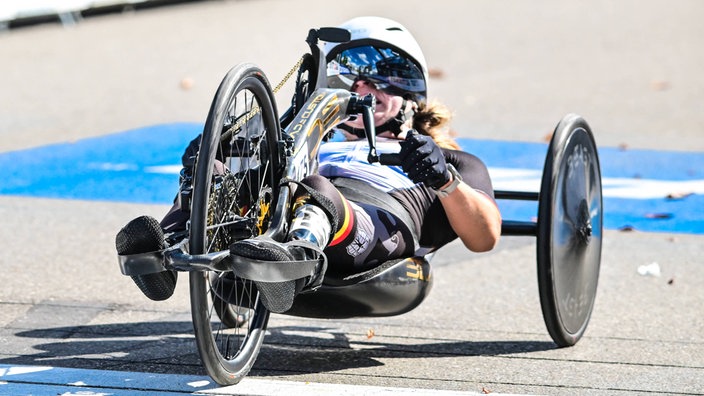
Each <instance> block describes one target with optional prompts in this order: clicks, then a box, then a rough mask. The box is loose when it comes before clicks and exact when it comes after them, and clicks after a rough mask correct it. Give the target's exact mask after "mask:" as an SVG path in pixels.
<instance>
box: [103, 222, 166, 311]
mask: <svg viewBox="0 0 704 396" xmlns="http://www.w3.org/2000/svg"><path fill="white" fill-rule="evenodd" d="M165 245H166V243H165V242H164V232H163V231H162V229H161V226H160V225H159V221H157V220H156V219H155V218H153V217H150V216H141V217H137V218H136V219H134V220H132V221H130V222H129V223H127V225H126V226H124V227H123V228H122V229H121V230H120V231H119V232H118V233H117V236H116V237H115V246H116V248H117V254H119V255H128V254H138V253H148V252H154V251H159V250H163V249H164V248H165V247H166V246H165ZM177 275H178V274H177V272H176V271H163V272H157V273H153V274H146V275H135V276H131V278H132V280H133V281H134V283H136V284H137V287H139V290H141V291H142V293H144V295H145V296H147V297H148V298H149V299H151V300H154V301H163V300H166V299H167V298H169V297H171V296H172V295H173V294H174V289H176V279H177Z"/></svg>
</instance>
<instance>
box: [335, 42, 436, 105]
mask: <svg viewBox="0 0 704 396" xmlns="http://www.w3.org/2000/svg"><path fill="white" fill-rule="evenodd" d="M327 74H328V87H330V88H338V89H347V90H351V88H352V86H353V85H354V83H355V82H356V81H358V80H365V81H370V82H372V83H374V85H375V86H376V88H377V89H378V90H380V91H384V92H387V93H390V94H392V95H399V96H404V95H406V94H411V96H413V97H414V98H418V99H424V97H425V91H426V87H425V77H424V76H423V71H421V69H420V68H419V67H418V66H417V65H416V64H415V62H413V61H412V60H411V59H409V58H408V57H406V56H404V55H402V54H400V53H399V52H397V51H394V50H393V49H391V48H381V47H378V46H372V45H365V46H360V47H354V48H347V49H345V50H343V51H341V52H340V53H338V54H337V55H336V56H335V57H334V58H333V59H331V60H330V61H329V62H328V73H327Z"/></svg>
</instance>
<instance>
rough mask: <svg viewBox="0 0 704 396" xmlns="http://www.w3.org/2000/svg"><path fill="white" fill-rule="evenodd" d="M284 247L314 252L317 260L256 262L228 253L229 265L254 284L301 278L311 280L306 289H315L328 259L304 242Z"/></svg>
mask: <svg viewBox="0 0 704 396" xmlns="http://www.w3.org/2000/svg"><path fill="white" fill-rule="evenodd" d="M283 245H284V246H296V247H301V248H304V249H308V250H311V251H313V252H314V254H313V255H311V256H315V255H317V256H318V259H311V260H290V261H272V260H258V259H253V258H248V257H242V256H237V255H235V254H232V253H230V257H229V260H230V264H231V268H232V270H233V272H234V273H235V275H237V276H238V277H240V278H244V279H249V280H253V281H255V282H286V281H292V280H297V279H303V278H309V277H310V278H313V279H312V282H309V285H308V286H307V287H306V289H313V288H314V289H317V288H318V287H320V285H321V284H322V281H323V280H322V278H323V275H324V274H325V271H326V270H327V266H328V259H327V257H326V256H325V254H324V253H323V251H322V250H321V249H319V248H318V247H317V246H314V245H312V244H311V243H309V242H305V241H291V242H286V243H285V244H283Z"/></svg>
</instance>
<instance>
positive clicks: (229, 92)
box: [189, 64, 281, 385]
mask: <svg viewBox="0 0 704 396" xmlns="http://www.w3.org/2000/svg"><path fill="white" fill-rule="evenodd" d="M257 108H258V111H257V110H256V109H257ZM277 117H278V116H277V112H276V107H275V103H274V99H273V94H272V91H271V87H270V86H269V83H268V81H267V79H266V77H265V76H264V74H263V73H262V72H261V70H259V69H258V68H257V67H256V66H254V65H251V64H242V65H238V66H236V67H234V68H232V69H231V70H230V71H229V72H228V73H227V75H226V76H225V78H224V79H223V81H222V82H221V84H220V86H219V88H218V90H217V93H216V94H215V98H214V99H213V102H212V105H211V108H210V111H209V114H208V118H207V120H206V123H205V128H204V130H203V134H202V138H201V144H200V150H199V153H198V157H197V159H196V166H195V174H194V180H193V200H192V204H191V218H190V225H191V230H190V239H189V249H190V253H191V254H202V253H208V252H215V251H223V250H227V249H228V248H229V245H230V244H231V243H232V242H234V241H235V240H238V239H244V238H250V237H253V236H256V235H259V234H261V233H262V232H264V231H265V230H266V229H267V228H268V225H269V221H270V209H271V210H273V208H274V207H275V206H276V202H275V199H276V197H277V193H278V178H279V177H280V170H281V161H280V158H279V157H278V153H279V150H278V149H277V147H278V144H279V140H280V126H279V121H278V118H277ZM223 164H224V165H225V166H224V167H223ZM225 276H227V277H229V278H231V279H235V277H234V275H233V274H232V273H228V272H225V273H216V272H213V271H195V272H191V274H190V296H191V315H192V319H193V327H194V331H195V338H196V344H197V346H198V351H199V354H200V358H201V361H202V363H203V365H204V367H205V369H206V371H207V373H208V375H210V376H211V377H212V378H213V379H214V380H215V381H216V382H217V383H218V384H220V385H232V384H236V383H238V382H239V381H240V380H241V379H242V378H244V377H245V375H247V373H248V372H249V370H250V369H251V367H252V365H253V364H254V361H255V360H256V358H257V355H258V353H259V349H260V347H261V344H262V342H263V339H264V333H265V330H266V325H267V322H268V319H269V311H268V310H267V309H266V308H265V307H264V305H263V304H262V303H261V301H260V300H259V298H258V293H257V291H256V288H255V287H254V286H253V285H252V282H251V281H246V280H243V279H239V280H238V281H237V282H235V283H234V285H235V286H234V289H233V286H232V285H233V282H220V281H217V280H218V279H222V278H223V277H225ZM227 285H230V289H225V288H226V287H227ZM238 287H239V288H238ZM214 313H215V314H214ZM218 315H219V316H218ZM238 318H246V319H247V320H246V321H245V323H240V322H241V321H239V320H238Z"/></svg>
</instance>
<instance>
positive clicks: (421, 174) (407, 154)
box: [399, 130, 450, 189]
mask: <svg viewBox="0 0 704 396" xmlns="http://www.w3.org/2000/svg"><path fill="white" fill-rule="evenodd" d="M399 157H400V160H401V168H403V171H404V172H406V174H407V175H408V177H409V178H410V179H411V180H413V182H414V183H423V184H425V185H426V186H428V187H430V188H434V189H438V188H440V187H442V186H444V185H445V184H447V182H449V181H450V172H448V170H447V163H446V162H445V156H444V155H443V153H442V150H441V149H440V146H438V145H437V144H436V143H435V141H434V140H433V138H431V137H430V136H426V135H421V134H420V133H418V132H416V131H414V130H411V131H409V132H408V135H407V136H406V140H404V141H402V142H401V151H400V152H399Z"/></svg>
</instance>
